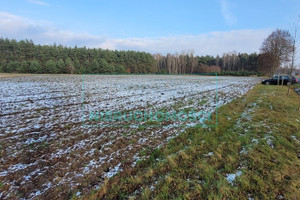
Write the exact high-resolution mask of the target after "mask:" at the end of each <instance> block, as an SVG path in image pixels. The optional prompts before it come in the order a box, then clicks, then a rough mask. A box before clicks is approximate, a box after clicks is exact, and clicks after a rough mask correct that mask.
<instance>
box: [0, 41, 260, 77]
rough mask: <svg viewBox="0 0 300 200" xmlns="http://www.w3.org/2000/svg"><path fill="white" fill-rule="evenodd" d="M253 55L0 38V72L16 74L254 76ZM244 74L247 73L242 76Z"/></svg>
mask: <svg viewBox="0 0 300 200" xmlns="http://www.w3.org/2000/svg"><path fill="white" fill-rule="evenodd" d="M257 57H258V56H257V54H255V53H254V54H250V55H248V54H246V53H243V54H240V53H236V52H231V53H225V54H223V56H222V57H219V56H216V57H214V56H209V55H207V56H194V55H193V53H192V52H188V53H184V52H183V53H181V54H175V55H171V54H167V55H161V54H154V55H151V54H149V53H145V52H135V51H116V50H115V51H113V50H103V49H95V48H94V49H89V48H86V47H80V48H78V47H74V48H71V47H64V46H62V45H56V44H54V45H35V44H34V43H33V41H31V40H21V41H16V40H9V39H3V38H0V72H8V73H11V72H19V73H53V74H59V73H64V74H82V73H110V74H112V73H165V74H186V73H223V74H229V75H230V74H231V75H234V73H236V72H243V73H245V72H251V73H254V74H255V73H257ZM246 74H247V73H246Z"/></svg>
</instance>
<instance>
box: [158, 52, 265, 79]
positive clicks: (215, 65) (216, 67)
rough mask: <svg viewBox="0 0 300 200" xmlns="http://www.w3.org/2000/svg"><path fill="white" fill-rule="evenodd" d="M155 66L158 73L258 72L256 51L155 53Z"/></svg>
mask: <svg viewBox="0 0 300 200" xmlns="http://www.w3.org/2000/svg"><path fill="white" fill-rule="evenodd" d="M154 57H155V60H156V68H157V69H158V71H159V72H160V73H170V74H186V73H191V74H192V73H221V74H224V75H251V74H258V73H259V72H258V62H257V61H258V55H257V54H256V53H252V54H247V53H237V52H230V53H224V54H223V55H222V57H220V56H216V57H214V56H210V55H206V56H194V55H193V53H192V52H190V53H182V54H175V55H171V54H167V55H166V56H163V55H160V54H155V55H154Z"/></svg>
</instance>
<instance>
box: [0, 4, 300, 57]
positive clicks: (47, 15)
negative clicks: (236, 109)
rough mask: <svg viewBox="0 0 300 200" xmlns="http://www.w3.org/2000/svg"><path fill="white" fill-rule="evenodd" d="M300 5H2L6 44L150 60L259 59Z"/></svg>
mask: <svg viewBox="0 0 300 200" xmlns="http://www.w3.org/2000/svg"><path fill="white" fill-rule="evenodd" d="M299 15H300V0H122V1H121V0H84V1H83V0H77V1H74V0H73V1H72V0H9V1H8V0H0V37H2V38H9V39H17V40H22V39H31V40H33V41H34V43H35V44H54V43H56V44H62V45H64V46H71V47H73V46H75V45H76V46H78V47H81V46H86V47H89V48H103V49H112V50H135V51H146V52H149V53H161V54H167V53H171V54H174V53H182V52H193V53H194V54H195V55H213V56H216V55H220V56H221V55H222V54H223V53H227V52H233V51H236V52H241V53H253V52H257V53H259V48H260V46H261V44H262V42H263V40H264V39H265V38H266V37H267V36H268V35H269V34H270V33H271V32H272V31H274V30H275V29H277V28H279V29H286V30H290V29H291V25H292V23H293V22H295V21H296V19H297V16H299Z"/></svg>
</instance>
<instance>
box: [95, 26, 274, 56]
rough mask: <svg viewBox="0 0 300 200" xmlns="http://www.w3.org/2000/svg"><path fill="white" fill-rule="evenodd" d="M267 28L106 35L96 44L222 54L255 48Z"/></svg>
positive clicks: (123, 48) (113, 47)
mask: <svg viewBox="0 0 300 200" xmlns="http://www.w3.org/2000/svg"><path fill="white" fill-rule="evenodd" d="M270 32H271V30H270V29H261V30H234V31H227V32H210V33H206V34H200V35H178V36H172V37H154V38H126V39H107V40H106V41H105V42H104V43H101V44H99V45H98V46H97V47H100V48H104V49H106V48H107V49H122V50H128V49H131V50H137V51H147V52H151V53H162V54H167V53H173V54H174V53H176V52H178V53H180V52H182V51H185V50H193V51H194V53H195V54H196V55H214V56H216V55H222V54H223V53H225V52H232V51H237V52H245V53H253V52H258V50H259V47H260V45H261V44H262V42H263V40H264V39H265V38H266V37H267V36H268V34H270Z"/></svg>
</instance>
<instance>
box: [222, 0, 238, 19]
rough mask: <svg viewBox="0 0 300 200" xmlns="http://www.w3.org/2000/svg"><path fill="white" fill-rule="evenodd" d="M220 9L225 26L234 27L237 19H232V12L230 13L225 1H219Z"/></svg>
mask: <svg viewBox="0 0 300 200" xmlns="http://www.w3.org/2000/svg"><path fill="white" fill-rule="evenodd" d="M221 9H222V15H223V17H224V20H225V22H226V24H228V25H235V24H236V22H237V19H236V18H235V17H234V15H233V14H232V12H231V11H230V9H229V5H228V1H227V0H221Z"/></svg>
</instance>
